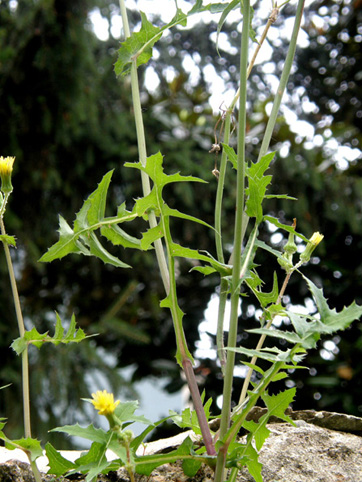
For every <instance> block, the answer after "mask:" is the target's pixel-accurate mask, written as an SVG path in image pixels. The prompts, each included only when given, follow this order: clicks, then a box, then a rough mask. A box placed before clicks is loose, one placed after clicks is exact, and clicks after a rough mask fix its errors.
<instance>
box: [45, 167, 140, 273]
mask: <svg viewBox="0 0 362 482" xmlns="http://www.w3.org/2000/svg"><path fill="white" fill-rule="evenodd" d="M112 174H113V171H109V172H108V173H107V174H105V175H104V176H103V179H102V181H101V182H100V183H99V184H98V187H97V189H96V190H95V191H94V192H93V193H91V194H90V196H89V197H88V198H87V199H86V201H85V202H84V204H83V206H82V207H81V209H80V211H79V212H78V213H77V215H76V219H75V221H74V225H73V229H72V228H71V227H70V226H69V224H68V223H67V222H66V221H65V219H64V218H63V217H62V216H59V229H58V232H59V241H58V242H57V243H55V244H54V245H53V246H51V247H50V248H49V249H48V251H47V252H46V253H45V254H44V255H43V256H42V257H41V258H40V261H41V262H50V261H53V260H55V259H61V258H63V257H64V256H66V255H68V254H71V253H75V254H83V255H85V256H91V255H92V256H96V257H98V258H100V259H101V260H102V261H103V262H104V263H107V264H111V265H113V266H116V267H120V268H129V267H130V266H129V265H128V264H126V263H124V262H123V261H121V260H120V259H119V258H117V257H116V256H113V255H112V254H110V253H109V252H108V251H107V250H106V249H105V248H104V246H103V245H102V244H101V242H100V241H99V239H98V238H97V236H96V234H95V232H94V231H96V230H98V229H99V230H100V232H101V234H102V235H104V236H105V238H107V239H108V240H109V241H111V242H113V243H114V244H115V245H122V246H124V247H132V248H136V249H141V241H140V240H138V239H136V238H134V237H132V236H130V235H128V234H127V233H126V232H125V231H124V230H122V229H121V228H119V226H118V224H121V223H123V222H127V221H131V220H132V219H134V218H136V217H137V213H136V212H130V211H127V210H126V209H125V206H124V204H123V205H121V206H120V207H119V208H118V215H117V216H115V217H105V209H106V198H107V192H108V189H109V185H110V182H111V178H112Z"/></svg>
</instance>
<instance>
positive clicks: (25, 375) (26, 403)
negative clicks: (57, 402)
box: [0, 216, 31, 438]
mask: <svg viewBox="0 0 362 482" xmlns="http://www.w3.org/2000/svg"><path fill="white" fill-rule="evenodd" d="M0 228H1V233H2V234H6V231H5V225H4V220H3V218H2V216H0ZM3 246H4V251H5V258H6V264H7V267H8V271H9V277H10V285H11V290H12V293H13V299H14V305H15V313H16V319H17V322H18V329H19V335H20V336H21V337H23V336H24V334H25V326H24V320H23V314H22V311H21V306H20V299H19V293H18V287H17V285H16V279H15V274H14V268H13V263H12V261H11V256H10V249H9V245H8V244H7V243H6V242H5V241H3ZM21 361H22V382H23V412H24V433H25V437H26V438H28V437H31V424H30V396H29V393H30V389H29V361H28V347H26V349H25V350H24V351H23V352H22V354H21Z"/></svg>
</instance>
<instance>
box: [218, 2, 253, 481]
mask: <svg viewBox="0 0 362 482" xmlns="http://www.w3.org/2000/svg"><path fill="white" fill-rule="evenodd" d="M249 23H250V3H249V0H244V1H243V30H242V35H241V49H240V99H239V101H240V102H239V122H238V152H237V156H238V159H237V165H238V170H237V193H236V216H235V230H234V247H233V254H234V259H233V273H232V282H231V313H230V326H229V336H228V345H227V346H228V347H235V346H236V336H237V326H238V308H239V297H240V269H241V250H242V232H243V212H244V197H245V134H246V80H247V62H248V45H249ZM234 364H235V353H234V352H232V351H228V353H227V359H226V370H225V377H224V387H223V407H222V411H221V421H220V438H223V437H224V435H225V433H226V431H227V430H228V427H229V423H230V412H231V393H232V383H233V374H234ZM224 469H225V458H224V457H223V456H221V457H219V455H218V459H217V464H216V472H215V482H221V481H222V480H223V475H224Z"/></svg>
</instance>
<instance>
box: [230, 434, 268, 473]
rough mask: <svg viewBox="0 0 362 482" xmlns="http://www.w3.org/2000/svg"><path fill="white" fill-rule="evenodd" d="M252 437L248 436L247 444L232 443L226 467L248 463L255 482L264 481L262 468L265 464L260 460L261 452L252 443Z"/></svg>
mask: <svg viewBox="0 0 362 482" xmlns="http://www.w3.org/2000/svg"><path fill="white" fill-rule="evenodd" d="M251 440H252V437H250V435H249V436H248V437H247V443H246V444H240V443H234V444H232V445H230V450H229V452H228V458H227V463H226V467H228V468H229V467H238V468H239V467H240V466H243V465H246V466H247V468H248V470H249V473H250V475H251V476H252V477H253V478H254V480H255V482H263V478H262V475H261V469H262V468H263V465H262V464H261V463H260V462H259V460H258V459H259V454H258V452H257V451H256V450H255V449H254V447H253V446H252V444H251Z"/></svg>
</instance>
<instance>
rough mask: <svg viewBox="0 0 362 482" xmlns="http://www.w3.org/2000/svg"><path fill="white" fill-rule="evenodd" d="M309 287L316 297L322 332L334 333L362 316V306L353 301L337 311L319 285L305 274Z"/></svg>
mask: <svg viewBox="0 0 362 482" xmlns="http://www.w3.org/2000/svg"><path fill="white" fill-rule="evenodd" d="M303 278H304V279H305V280H306V282H307V284H308V287H309V289H310V291H311V293H312V295H313V297H314V299H315V302H316V305H317V308H318V312H319V314H320V317H321V319H320V321H321V325H322V326H321V330H323V331H321V333H334V332H335V331H338V330H344V329H346V328H348V326H349V325H350V324H351V323H352V322H353V321H356V320H359V319H360V317H361V316H362V306H359V305H357V304H356V303H355V302H353V303H352V304H351V305H350V306H348V307H344V308H343V309H342V311H340V312H337V311H336V310H335V309H334V308H333V309H330V307H329V306H328V303H327V300H326V298H325V297H324V295H323V290H322V289H320V288H317V286H316V285H315V284H314V283H313V282H312V281H311V280H310V279H308V278H307V277H306V276H304V275H303Z"/></svg>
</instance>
